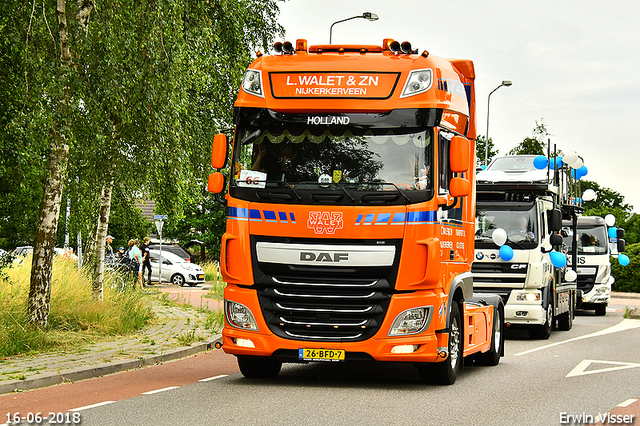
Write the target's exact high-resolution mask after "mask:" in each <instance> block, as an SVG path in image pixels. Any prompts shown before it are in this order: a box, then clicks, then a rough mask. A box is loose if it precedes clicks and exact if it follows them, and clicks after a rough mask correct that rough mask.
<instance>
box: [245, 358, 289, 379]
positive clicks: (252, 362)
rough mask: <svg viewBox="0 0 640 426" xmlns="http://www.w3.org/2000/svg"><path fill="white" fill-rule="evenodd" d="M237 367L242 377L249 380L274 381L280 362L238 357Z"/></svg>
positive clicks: (280, 365) (269, 359)
mask: <svg viewBox="0 0 640 426" xmlns="http://www.w3.org/2000/svg"><path fill="white" fill-rule="evenodd" d="M238 367H239V368H240V372H241V373H242V375H243V376H244V377H247V378H249V379H275V378H276V377H278V374H279V373H280V368H282V362H281V361H278V360H277V359H273V358H268V357H261V356H242V355H238Z"/></svg>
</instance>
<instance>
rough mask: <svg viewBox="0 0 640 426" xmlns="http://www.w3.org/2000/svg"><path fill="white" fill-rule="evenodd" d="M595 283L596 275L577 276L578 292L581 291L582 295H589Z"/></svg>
mask: <svg viewBox="0 0 640 426" xmlns="http://www.w3.org/2000/svg"><path fill="white" fill-rule="evenodd" d="M595 282H596V274H589V275H583V274H579V275H578V283H577V284H578V290H582V292H583V293H589V292H590V291H591V290H592V289H593V286H594V284H595Z"/></svg>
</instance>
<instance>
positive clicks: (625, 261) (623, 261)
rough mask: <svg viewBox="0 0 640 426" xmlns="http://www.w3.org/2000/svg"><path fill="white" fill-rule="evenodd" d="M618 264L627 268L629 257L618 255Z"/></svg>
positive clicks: (622, 254)
mask: <svg viewBox="0 0 640 426" xmlns="http://www.w3.org/2000/svg"><path fill="white" fill-rule="evenodd" d="M618 263H619V264H621V265H622V266H627V265H628V264H629V256H627V255H626V254H624V253H620V254H619V255H618Z"/></svg>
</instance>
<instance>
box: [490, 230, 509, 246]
mask: <svg viewBox="0 0 640 426" xmlns="http://www.w3.org/2000/svg"><path fill="white" fill-rule="evenodd" d="M491 239H492V240H493V242H494V243H495V244H496V245H497V246H498V247H501V246H503V245H504V243H506V242H507V231H505V230H504V229H502V228H498V229H496V230H495V231H493V234H491Z"/></svg>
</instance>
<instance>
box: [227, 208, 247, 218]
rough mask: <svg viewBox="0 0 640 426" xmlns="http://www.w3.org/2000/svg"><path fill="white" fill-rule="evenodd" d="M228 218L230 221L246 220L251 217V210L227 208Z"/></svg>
mask: <svg viewBox="0 0 640 426" xmlns="http://www.w3.org/2000/svg"><path fill="white" fill-rule="evenodd" d="M227 217H228V218H229V219H236V220H246V219H247V218H248V217H249V210H248V209H245V208H241V207H227Z"/></svg>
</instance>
